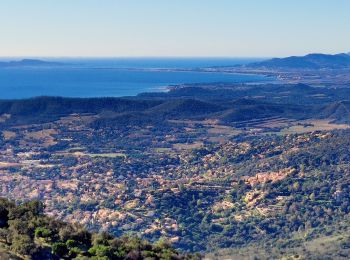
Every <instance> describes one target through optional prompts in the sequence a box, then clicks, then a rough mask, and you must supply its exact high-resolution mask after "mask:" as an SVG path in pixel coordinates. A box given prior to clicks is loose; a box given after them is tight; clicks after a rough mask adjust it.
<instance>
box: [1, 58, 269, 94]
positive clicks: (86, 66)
mask: <svg viewBox="0 0 350 260" xmlns="http://www.w3.org/2000/svg"><path fill="white" fill-rule="evenodd" d="M38 59H40V60H44V61H53V62H60V63H63V64H64V66H47V67H46V66H45V67H11V68H9V67H7V68H0V99H23V98H31V97H37V96H62V97H82V98H84V97H123V96H136V95H137V94H140V93H144V92H162V91H167V89H168V87H169V86H171V85H180V84H191V83H246V82H263V81H267V80H268V79H267V78H266V77H264V76H261V75H243V74H229V73H216V72H215V73H214V72H213V73H212V72H210V73H207V72H198V71H195V69H198V68H208V67H220V66H224V67H227V66H234V65H237V64H247V63H251V62H256V61H259V60H260V59H242V58H239V59H238V58H93V59H92V58H69V59H68V58H38ZM8 60H19V59H18V58H16V59H14V58H12V59H11V58H7V59H4V58H3V59H0V61H8ZM179 70H180V71H179ZM181 70H190V71H181ZM191 70H192V71H191Z"/></svg>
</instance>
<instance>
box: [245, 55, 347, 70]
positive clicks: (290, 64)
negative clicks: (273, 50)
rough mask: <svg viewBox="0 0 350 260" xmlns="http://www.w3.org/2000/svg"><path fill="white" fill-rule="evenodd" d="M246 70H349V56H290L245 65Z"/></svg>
mask: <svg viewBox="0 0 350 260" xmlns="http://www.w3.org/2000/svg"><path fill="white" fill-rule="evenodd" d="M245 67H247V68H264V69H349V68H350V55H349V54H345V53H340V54H335V55H329V54H308V55H306V56H291V57H287V58H274V59H270V60H266V61H262V62H257V63H251V64H248V65H246V66H245Z"/></svg>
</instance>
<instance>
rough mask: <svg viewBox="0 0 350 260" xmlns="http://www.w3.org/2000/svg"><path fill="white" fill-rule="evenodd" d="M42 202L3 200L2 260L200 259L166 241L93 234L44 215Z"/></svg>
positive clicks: (0, 226) (0, 213) (0, 210)
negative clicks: (8, 259) (16, 202)
mask: <svg viewBox="0 0 350 260" xmlns="http://www.w3.org/2000/svg"><path fill="white" fill-rule="evenodd" d="M43 211H44V205H43V204H42V203H41V202H38V201H32V202H27V203H24V204H21V205H16V204H14V203H13V202H10V201H8V200H6V199H0V248H2V249H0V258H1V259H5V258H7V257H8V258H15V259H17V258H19V259H21V258H33V259H59V258H64V259H200V256H191V255H181V254H179V253H178V252H177V251H176V250H175V249H173V248H172V247H171V246H170V245H169V244H168V243H167V242H166V241H158V242H157V243H155V244H150V243H148V242H146V241H144V240H141V239H139V238H136V237H127V236H124V237H121V238H116V237H113V236H112V235H110V234H108V233H106V232H102V233H91V232H88V231H87V230H86V229H84V228H83V227H81V226H79V225H72V224H67V223H64V222H61V221H57V220H55V219H53V218H50V217H48V216H45V215H44V214H43Z"/></svg>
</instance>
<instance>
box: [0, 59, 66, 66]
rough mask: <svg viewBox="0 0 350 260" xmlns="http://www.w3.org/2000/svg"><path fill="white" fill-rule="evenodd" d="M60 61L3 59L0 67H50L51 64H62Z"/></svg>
mask: <svg viewBox="0 0 350 260" xmlns="http://www.w3.org/2000/svg"><path fill="white" fill-rule="evenodd" d="M63 65H65V64H64V63H61V62H51V61H43V60H37V59H23V60H19V61H3V62H0V68H8V67H52V66H63Z"/></svg>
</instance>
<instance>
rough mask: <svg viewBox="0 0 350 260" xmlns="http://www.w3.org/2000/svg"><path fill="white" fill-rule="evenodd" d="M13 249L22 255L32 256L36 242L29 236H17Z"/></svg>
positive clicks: (13, 239) (13, 242) (13, 240)
mask: <svg viewBox="0 0 350 260" xmlns="http://www.w3.org/2000/svg"><path fill="white" fill-rule="evenodd" d="M11 248H12V250H13V251H15V252H16V253H18V254H21V255H32V254H33V253H34V252H35V244H34V241H33V240H32V239H31V238H30V236H28V235H20V234H18V235H15V236H14V237H13V238H12V245H11Z"/></svg>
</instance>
